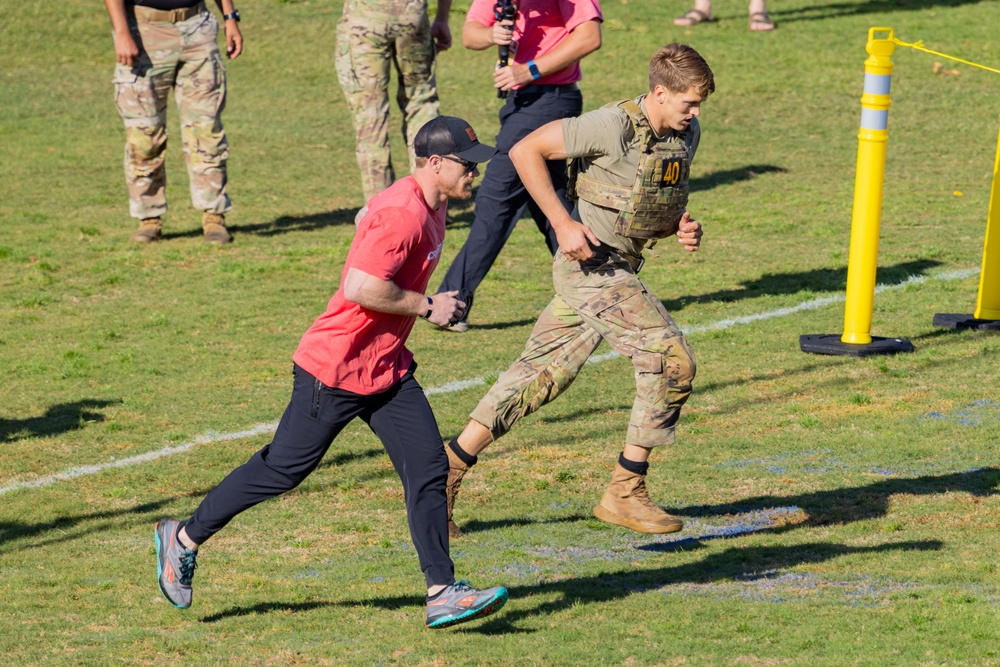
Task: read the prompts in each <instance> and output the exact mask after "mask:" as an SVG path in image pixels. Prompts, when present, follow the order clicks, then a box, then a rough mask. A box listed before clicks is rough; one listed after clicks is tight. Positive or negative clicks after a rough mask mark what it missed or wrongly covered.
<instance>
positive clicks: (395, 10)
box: [336, 0, 451, 202]
mask: <svg viewBox="0 0 1000 667" xmlns="http://www.w3.org/2000/svg"><path fill="white" fill-rule="evenodd" d="M450 10H451V0H439V2H438V5H437V14H436V16H435V19H434V22H433V24H432V23H430V21H429V19H428V17H427V0H346V2H345V3H344V13H343V16H342V17H341V19H340V22H339V23H338V24H337V55H336V66H337V78H338V80H339V81H340V87H341V88H343V90H344V96H345V97H346V98H347V106H348V108H349V109H350V111H351V115H352V116H353V118H354V131H355V152H356V155H357V160H358V167H359V168H360V169H361V189H362V191H363V192H364V197H365V201H366V202H367V201H368V200H369V199H371V198H372V197H373V196H374V195H376V194H378V193H379V192H381V191H382V190H384V189H385V188H387V187H389V186H390V185H392V183H393V181H394V180H395V178H396V174H395V171H394V170H393V167H392V157H391V156H390V154H389V92H388V91H389V64H390V63H392V64H393V65H394V66H395V68H396V73H397V75H398V77H399V90H398V92H397V93H396V102H397V103H398V104H399V108H400V110H401V111H402V112H403V138H404V139H405V140H406V145H407V147H408V149H409V150H408V152H409V165H410V172H411V173H412V172H413V169H414V163H413V160H414V157H413V137H414V136H415V135H416V133H417V130H419V129H420V128H421V127H423V126H424V124H425V123H426V122H427V121H429V120H432V119H434V118H437V116H438V115H439V111H438V94H437V84H436V82H435V80H434V63H435V56H436V53H437V52H438V51H444V50H446V49H448V48H449V47H450V46H451V30H450V28H449V27H448V12H449V11H450Z"/></svg>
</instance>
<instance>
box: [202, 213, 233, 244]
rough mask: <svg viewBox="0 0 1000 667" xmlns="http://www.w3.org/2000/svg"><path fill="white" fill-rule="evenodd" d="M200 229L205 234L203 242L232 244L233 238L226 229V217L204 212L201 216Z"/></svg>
mask: <svg viewBox="0 0 1000 667" xmlns="http://www.w3.org/2000/svg"><path fill="white" fill-rule="evenodd" d="M201 228H202V229H203V230H204V232H205V240H206V241H208V242H209V243H218V244H223V243H232V241H233V237H232V236H231V235H230V234H229V230H228V229H226V216H224V215H219V214H218V213H209V212H207V211H206V212H205V213H202V214H201Z"/></svg>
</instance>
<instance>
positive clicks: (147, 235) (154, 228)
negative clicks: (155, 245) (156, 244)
mask: <svg viewBox="0 0 1000 667" xmlns="http://www.w3.org/2000/svg"><path fill="white" fill-rule="evenodd" d="M162 231H163V221H162V220H160V219H159V218H146V219H145V220H143V221H142V222H141V223H140V224H139V231H137V232H136V233H135V234H133V235H132V238H131V239H130V240H131V241H132V242H133V243H152V242H153V241H159V240H160V236H161V234H162Z"/></svg>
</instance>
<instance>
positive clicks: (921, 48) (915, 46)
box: [892, 37, 1000, 74]
mask: <svg viewBox="0 0 1000 667" xmlns="http://www.w3.org/2000/svg"><path fill="white" fill-rule="evenodd" d="M892 41H893V42H894V43H895V44H897V45H899V46H907V47H909V48H911V49H916V50H917V51H923V52H925V53H930V54H933V55H935V56H940V57H941V58H947V59H948V60H954V61H955V62H958V63H962V64H963V65H970V66H972V67H978V68H979V69H984V70H986V71H987V72H993V73H994V74H1000V69H993V68H992V67H987V66H986V65H979V64H977V63H973V62H969V61H968V60H962V59H961V58H956V57H955V56H949V55H948V54H946V53H938V52H937V51H931V50H930V49H928V48H925V47H924V42H923V40H917V41H916V42H913V43H912V44H908V43H907V42H904V41H902V40H899V39H896V38H895V37H893V38H892Z"/></svg>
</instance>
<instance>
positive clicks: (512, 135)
mask: <svg viewBox="0 0 1000 667" xmlns="http://www.w3.org/2000/svg"><path fill="white" fill-rule="evenodd" d="M581 111H583V95H582V94H581V93H580V89H579V88H578V87H577V86H575V85H570V86H528V87H527V88H525V89H524V90H518V91H514V92H512V93H511V94H510V96H508V97H507V103H506V104H504V105H503V107H501V109H500V132H499V133H498V134H497V148H498V149H500V152H499V153H497V154H496V155H495V156H494V157H493V159H491V160H490V162H489V164H487V165H486V174H485V175H484V176H483V180H482V183H480V184H479V191H478V192H477V193H476V215H475V218H474V219H473V221H472V228H471V229H470V230H469V238H468V239H467V240H466V241H465V245H463V246H462V249H461V250H460V251H459V252H458V255H456V256H455V260H454V261H453V262H452V263H451V266H449V267H448V273H447V274H445V277H444V280H443V281H442V282H441V286H440V287H438V292H449V291H451V290H458V291H461V290H462V289H466V290H468V292H469V293H475V291H476V288H477V287H479V283H481V282H482V281H483V278H485V277H486V274H487V273H488V272H489V270H490V268H491V267H492V266H493V262H495V261H496V259H497V256H498V255H499V254H500V251H501V250H503V247H504V244H505V243H507V239H508V238H510V235H511V233H512V232H513V231H514V227H515V226H516V225H517V220H518V218H520V217H521V212H522V211H523V210H524V207H525V206H527V207H528V209H529V210H530V211H531V217H532V218H534V220H535V225H536V226H537V227H538V230H539V231H540V232H542V234H544V235H545V242H546V245H548V248H549V252H551V253H553V254H555V251H556V249H557V248H558V247H559V243H558V241H556V233H555V231H553V229H552V226H551V225H550V224H549V221H548V219H547V218H546V217H545V214H544V213H542V210H541V209H540V208H538V205H537V204H536V203H535V202H534V200H533V199H532V198H531V195H529V194H528V190H527V189H526V188H525V187H524V184H523V183H522V182H521V177H520V176H518V175H517V170H516V169H514V163H513V162H511V160H510V156H509V155H507V153H508V152H509V151H510V149H511V148H513V147H514V144H516V143H517V142H518V141H520V140H521V139H523V138H525V137H526V136H528V135H529V134H531V133H532V132H534V131H535V130H537V129H538V128H540V127H541V126H542V125H545V124H546V123H548V122H550V121H553V120H560V119H563V118H572V117H575V116H579V115H580V112H581ZM546 164H547V166H548V168H549V175H550V176H551V177H552V184H553V185H554V186H555V190H556V194H558V195H559V197H560V198H561V199H562V200H563V203H564V204H565V205H566V210H567V211H569V210H570V209H571V208H572V207H571V206H570V205H569V204H568V203H566V183H567V176H566V160H549V161H548V162H547V163H546ZM466 315H468V311H466Z"/></svg>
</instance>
